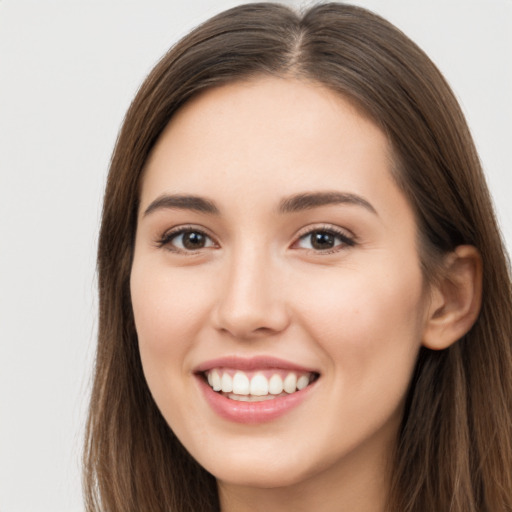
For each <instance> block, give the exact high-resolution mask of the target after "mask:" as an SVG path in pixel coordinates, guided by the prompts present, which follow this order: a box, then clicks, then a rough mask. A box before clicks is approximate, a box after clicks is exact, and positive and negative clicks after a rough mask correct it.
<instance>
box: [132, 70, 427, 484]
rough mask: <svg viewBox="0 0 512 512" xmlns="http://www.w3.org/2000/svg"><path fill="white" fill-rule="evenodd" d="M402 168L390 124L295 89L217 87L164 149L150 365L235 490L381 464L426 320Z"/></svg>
mask: <svg viewBox="0 0 512 512" xmlns="http://www.w3.org/2000/svg"><path fill="white" fill-rule="evenodd" d="M391 167H392V161H391V156H390V149H389V145H388V142H387V140H386V138H385V136H384V134H383V133H382V132H381V131H380V130H379V129H378V128H377V127H376V125H375V124H373V123H372V122H371V121H369V120H368V119H367V118H365V117H363V116H362V115H360V114H359V113H358V111H357V110H355V109H354V108H353V107H352V106H351V104H350V103H348V102H347V101H346V100H344V99H343V98H342V97H340V96H339V95H337V94H335V93H333V92H331V91H329V90H327V89H326V88H324V87H322V86H319V85H314V84H308V83H305V82H301V81H295V80H292V79H278V78H261V79H257V80H256V79H254V80H252V81H249V82H244V83H236V84H230V85H227V86H223V87H220V88H217V89H213V90H210V91H207V92H206V93H203V94H202V95H201V96H199V97H198V98H196V99H194V100H193V101H192V102H190V103H188V104H187V105H186V106H185V107H184V108H182V109H181V110H180V111H179V112H178V113H177V115H175V116H174V118H173V119H172V121H171V122H170V124H169V125H168V127H167V128H166V130H165V131H164V133H163V134H162V136H161V138H160V139H159V141H158V143H157V145H156V147H155V149H154V151H153V153H152V155H151V157H150V159H149V161H148V163H147V166H146V169H145V174H144V177H143V182H142V189H141V201H140V211H139V216H138V227H137V234H136V242H135V254H134V260H133V267H132V274H131V294H132V301H133V310H134V315H135V323H136V329H137V333H138V339H139V346H140V354H141V359H142V365H143V368H144V373H145V376H146V379H147V382H148V385H149V387H150V390H151V392H152V395H153V397H154V399H155V401H156V403H157V405H158V407H159V409H160V410H161V412H162V414H163V416H164V417H165V419H166V420H167V422H168V423H169V425H170V426H171V428H172V429H173V431H174V432H175V433H176V435H177V436H178V438H179V439H180V440H181V442H182V443H183V445H184V446H185V447H186V448H187V450H188V451H189V452H190V453H191V454H192V456H193V457H194V458H196V459H197V460H198V461H199V463H200V464H201V465H203V466H204V467H205V468H206V469H207V470H208V471H210V472H211V473H212V474H213V475H214V476H216V477H217V479H218V480H219V481H220V482H224V483H229V484H233V485H243V486H254V487H279V486H288V485H293V484H297V483H300V482H304V481H306V480H311V479H314V478H317V477H318V478H319V477H320V475H322V478H324V477H326V475H334V474H336V475H340V474H343V473H344V472H346V474H349V473H350V471H354V470H355V468H366V469H368V468H376V469H377V470H378V471H383V464H384V463H385V459H386V457H387V455H388V454H389V450H390V449H391V447H392V443H393V440H394V438H395V436H396V434H397V429H398V425H399V421H400V417H401V413H402V409H403V402H404V395H405V393H406V390H407V387H408V384H409V382H410V378H411V373H412V370H413V367H414V363H415V360H416V357H417V353H418V350H419V347H420V345H421V342H422V333H423V331H424V326H425V322H426V318H427V305H426V302H427V301H426V300H425V295H426V293H425V285H424V282H423V279H422V274H421V269H420V261H419V256H418V251H417V245H416V239H417V232H416V224H415V219H414V215H413V212H412V209H411V207H410V205H409V204H408V202H407V200H406V198H405V197H404V195H403V194H402V192H401V191H400V190H399V188H398V187H397V185H396V184H395V182H394V180H393V178H392V175H391V171H390V169H391ZM363 470H364V469H363Z"/></svg>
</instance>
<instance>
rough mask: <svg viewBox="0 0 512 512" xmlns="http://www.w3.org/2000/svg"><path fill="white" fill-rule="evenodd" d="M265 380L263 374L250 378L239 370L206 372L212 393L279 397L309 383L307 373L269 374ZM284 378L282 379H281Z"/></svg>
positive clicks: (259, 373) (258, 373)
mask: <svg viewBox="0 0 512 512" xmlns="http://www.w3.org/2000/svg"><path fill="white" fill-rule="evenodd" d="M266 373H267V374H270V378H267V376H265V375H264V374H263V373H261V372H257V373H255V374H254V375H253V376H252V377H250V376H249V375H247V374H246V373H245V372H243V371H241V370H236V371H234V374H233V371H231V372H229V371H227V370H224V369H212V370H209V371H208V372H206V376H207V379H208V384H209V385H210V386H211V387H212V388H213V390H214V391H222V392H223V393H233V394H235V395H253V396H265V395H269V394H270V395H279V394H281V393H282V392H283V391H285V392H286V393H293V392H295V391H297V390H301V389H304V388H305V387H306V386H307V385H308V384H309V383H310V381H311V379H312V374H311V373H309V372H304V373H303V372H288V373H284V372H283V371H282V370H281V371H280V372H279V373H272V372H271V371H270V373H269V372H268V371H266ZM283 376H284V378H283Z"/></svg>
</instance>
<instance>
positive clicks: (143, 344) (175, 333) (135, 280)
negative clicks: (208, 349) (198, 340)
mask: <svg viewBox="0 0 512 512" xmlns="http://www.w3.org/2000/svg"><path fill="white" fill-rule="evenodd" d="M202 282H203V281H202V279H201V278H200V276H197V275H194V274H192V273H191V274H190V275H187V272H185V273H183V272H181V273H174V272H165V270H162V271H160V272H154V271H152V270H151V266H150V265H137V262H136V261H135V262H134V266H133V269H132V275H131V282H130V288H131V297H132V306H133V312H134V317H135V325H136V329H137V334H138V337H139V345H140V349H141V356H142V357H143V358H144V354H145V353H146V352H150V353H151V354H154V355H155V356H163V355H165V354H176V353H179V352H181V351H182V350H184V349H185V348H187V347H188V348H190V345H189V344H190V342H191V340H193V339H194V335H195V334H196V333H197V331H198V330H199V329H201V326H202V325H203V323H204V319H205V317H206V316H207V311H208V305H207V302H206V297H207V293H206V290H204V287H203V288H202V290H201V293H198V290H199V289H201V288H200V286H201V283H202Z"/></svg>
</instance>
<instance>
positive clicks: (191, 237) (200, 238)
mask: <svg viewBox="0 0 512 512" xmlns="http://www.w3.org/2000/svg"><path fill="white" fill-rule="evenodd" d="M204 243H205V240H204V235H202V234H201V233H196V232H195V231H190V232H188V233H185V234H184V235H183V245H184V247H186V248H187V249H200V248H202V247H204Z"/></svg>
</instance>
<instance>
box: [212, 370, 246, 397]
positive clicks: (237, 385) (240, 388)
mask: <svg viewBox="0 0 512 512" xmlns="http://www.w3.org/2000/svg"><path fill="white" fill-rule="evenodd" d="M249 390H250V387H249V378H248V377H247V375H245V373H242V372H236V373H235V376H234V377H233V393H235V394H236V395H248V394H249ZM214 391H215V389H214Z"/></svg>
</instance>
